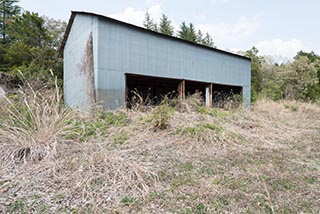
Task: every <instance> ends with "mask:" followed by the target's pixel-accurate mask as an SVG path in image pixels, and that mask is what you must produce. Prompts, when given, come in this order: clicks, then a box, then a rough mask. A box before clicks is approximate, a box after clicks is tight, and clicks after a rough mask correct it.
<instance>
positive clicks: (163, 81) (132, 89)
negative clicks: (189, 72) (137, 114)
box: [126, 74, 181, 108]
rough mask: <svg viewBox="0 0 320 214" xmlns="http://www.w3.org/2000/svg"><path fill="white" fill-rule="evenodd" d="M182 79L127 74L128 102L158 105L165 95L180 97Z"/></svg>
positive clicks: (129, 104) (128, 105)
mask: <svg viewBox="0 0 320 214" xmlns="http://www.w3.org/2000/svg"><path fill="white" fill-rule="evenodd" d="M180 82H181V80H178V79H170V78H162V77H152V76H144V75H136V74H126V103H127V107H129V108H131V107H132V106H133V105H136V104H138V105H158V104H160V103H161V101H162V100H163V99H164V97H165V96H167V97H169V98H171V99H172V98H176V97H178V86H179V83H180Z"/></svg>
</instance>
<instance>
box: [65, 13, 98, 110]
mask: <svg viewBox="0 0 320 214" xmlns="http://www.w3.org/2000/svg"><path fill="white" fill-rule="evenodd" d="M97 28H98V18H97V17H94V16H87V15H77V16H76V17H75V20H74V23H73V26H72V28H71V31H70V33H69V36H68V40H67V42H66V45H65V48H64V99H65V103H66V105H68V106H70V107H73V108H77V107H79V108H80V109H86V108H88V107H89V105H90V100H91V97H89V96H88V74H86V73H83V72H82V66H83V63H85V57H86V56H85V54H86V53H85V51H86V46H87V43H88V40H89V38H90V35H92V37H93V47H98V39H97V36H98V33H97ZM96 54H97V49H94V58H95V59H97V57H96ZM97 63H98V61H97V60H94V64H95V65H94V68H95V76H96V73H97V71H98V70H97V68H98V65H97Z"/></svg>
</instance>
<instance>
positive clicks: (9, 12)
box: [0, 0, 21, 44]
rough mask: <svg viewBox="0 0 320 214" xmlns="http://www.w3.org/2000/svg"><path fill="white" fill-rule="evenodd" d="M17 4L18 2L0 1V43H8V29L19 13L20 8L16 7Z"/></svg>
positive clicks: (12, 0)
mask: <svg viewBox="0 0 320 214" xmlns="http://www.w3.org/2000/svg"><path fill="white" fill-rule="evenodd" d="M18 2H19V1H18V0H0V36H1V40H0V41H1V43H3V44H6V43H7V42H8V33H7V31H8V27H9V26H10V24H11V23H12V22H13V21H14V18H15V17H16V16H17V15H19V13H20V10H21V8H20V7H19V6H18V5H16V3H18Z"/></svg>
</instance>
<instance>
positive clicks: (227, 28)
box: [197, 16, 260, 46]
mask: <svg viewBox="0 0 320 214" xmlns="http://www.w3.org/2000/svg"><path fill="white" fill-rule="evenodd" d="M259 27H260V17H259V16H255V17H253V18H248V17H240V18H239V19H238V20H237V21H236V22H234V23H225V22H221V23H213V24H200V25H197V28H199V29H200V30H201V31H204V32H209V33H210V34H211V35H212V36H213V38H214V40H215V41H216V43H217V44H218V46H220V45H221V44H228V43H230V42H233V41H238V40H239V39H243V38H247V37H250V36H252V35H253V34H255V33H256V32H257V31H258V29H259Z"/></svg>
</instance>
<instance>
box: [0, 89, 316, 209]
mask: <svg viewBox="0 0 320 214" xmlns="http://www.w3.org/2000/svg"><path fill="white" fill-rule="evenodd" d="M31 94H33V93H31ZM190 102H191V101H190ZM191 103H195V106H191V105H192V104H190V106H189V107H188V109H187V111H173V110H172V107H170V108H167V107H168V106H166V107H164V108H161V107H160V108H155V109H152V110H149V111H147V112H135V111H120V112H119V111H116V112H112V113H111V112H108V113H102V115H100V116H99V115H95V116H94V118H84V119H81V121H80V123H79V121H78V120H79V119H77V117H76V118H74V117H73V114H75V115H77V114H78V113H77V112H73V111H69V110H65V109H64V108H61V106H60V107H59V108H60V110H59V111H52V112H53V113H49V114H45V113H44V114H40V113H38V114H35V115H39V117H35V118H38V120H34V121H38V122H36V123H39V126H37V127H42V129H45V127H46V126H45V125H44V124H52V125H50V126H48V127H49V128H50V130H51V132H50V133H52V135H50V133H49V132H44V133H48V134H44V136H47V137H40V136H42V135H40V133H42V132H38V130H40V128H32V129H31V128H29V127H28V129H26V130H27V131H28V132H26V133H30V134H29V135H27V134H25V131H22V132H20V129H16V126H10V124H11V123H7V125H6V126H2V127H1V128H0V129H1V137H0V145H1V154H2V157H12V148H20V150H21V148H26V146H27V147H28V148H30V150H31V151H32V150H34V151H39V152H37V153H40V154H46V155H44V156H42V157H46V156H48V155H47V154H54V155H52V156H50V158H41V160H39V159H37V161H34V160H33V161H31V160H32V159H30V161H29V159H28V158H26V160H25V161H18V162H15V163H14V164H8V160H12V158H11V159H8V158H2V159H1V165H0V210H3V212H5V213H7V212H13V213H23V212H25V213H30V212H37V213H57V212H58V213H104V212H105V213H319V212H320V205H319V204H320V201H319V198H320V179H319V175H320V167H319V164H320V158H319V157H320V108H319V107H318V106H316V105H313V104H308V103H299V102H294V101H283V102H272V101H268V100H260V101H259V102H257V103H256V104H255V105H254V106H253V107H252V110H251V111H246V110H242V109H237V110H232V111H225V110H217V109H206V108H203V107H199V106H198V105H197V103H196V102H193V101H192V102H191ZM12 105H13V107H15V106H16V104H13V103H12ZM29 106H31V105H29ZM41 106H42V107H45V106H46V105H41ZM48 106H50V105H48ZM34 107H35V108H36V109H37V108H38V109H39V108H40V106H37V105H35V106H34ZM30 108H31V107H30ZM176 108H178V109H179V110H181V106H179V105H177V106H176ZM5 110H6V111H7V112H6V113H5V115H7V116H8V119H9V121H10V120H14V119H15V118H12V117H11V116H10V115H11V113H10V111H9V110H11V111H12V108H6V109H5ZM42 110H43V109H42ZM42 110H41V111H38V112H43V111H42ZM161 111H170V112H171V113H170V115H169V116H168V114H166V113H165V112H161ZM32 112H33V111H32ZM45 112H48V111H45ZM64 112H66V115H68V117H67V116H63V115H65V114H64ZM13 115H15V114H13ZM41 115H44V116H41ZM48 115H49V116H48ZM69 116H70V117H69ZM42 117H43V118H42ZM45 118H46V119H45ZM65 118H69V119H70V118H71V121H74V120H76V123H69V122H68V123H62V122H57V121H60V120H61V121H66V120H67V121H68V120H69V119H65ZM25 119H26V118H24V117H21V120H22V121H24V120H25ZM42 119H43V120H44V121H46V122H45V123H44V121H42ZM39 121H42V122H39ZM77 121H78V122H77ZM159 121H160V122H159ZM155 122H156V124H155ZM163 122H165V124H166V126H165V128H156V126H158V125H159V124H162V123H163ZM40 124H43V125H40ZM61 124H62V125H61ZM74 124H77V128H74V127H69V125H73V126H74ZM79 124H80V126H79ZM79 127H82V128H81V129H79ZM10 128H11V129H10ZM55 130H58V131H55ZM59 130H62V131H59ZM70 130H72V131H73V132H77V133H73V134H75V136H85V137H84V138H82V140H79V139H78V137H75V138H74V137H73V138H69V137H67V136H69V134H67V133H66V132H68V131H70ZM6 133H12V135H9V134H6ZM14 133H15V135H14ZM20 134H21V135H20ZM20 136H21V137H20ZM72 136H74V135H72ZM43 138H45V139H46V140H42V139H43ZM44 142H45V143H44ZM44 146H45V147H44ZM52 148H54V152H53V151H52V150H51V149H52ZM47 150H48V151H49V152H47ZM17 151H19V150H17ZM30 157H39V156H37V155H36V156H30ZM9 163H12V162H11V161H9Z"/></svg>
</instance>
